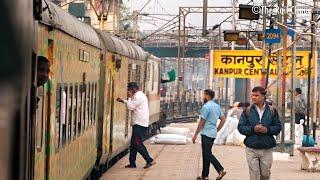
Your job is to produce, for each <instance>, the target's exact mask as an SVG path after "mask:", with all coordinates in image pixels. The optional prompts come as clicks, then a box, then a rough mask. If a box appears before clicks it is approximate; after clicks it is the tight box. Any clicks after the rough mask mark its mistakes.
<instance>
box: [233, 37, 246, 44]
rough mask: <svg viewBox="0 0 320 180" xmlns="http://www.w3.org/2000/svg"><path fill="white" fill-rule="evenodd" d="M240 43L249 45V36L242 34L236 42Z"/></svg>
mask: <svg viewBox="0 0 320 180" xmlns="http://www.w3.org/2000/svg"><path fill="white" fill-rule="evenodd" d="M236 43H237V44H238V45H247V43H248V41H247V38H246V37H244V36H240V37H239V38H238V40H237V42H236Z"/></svg>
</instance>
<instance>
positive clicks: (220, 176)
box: [216, 170, 227, 180]
mask: <svg viewBox="0 0 320 180" xmlns="http://www.w3.org/2000/svg"><path fill="white" fill-rule="evenodd" d="M226 174H227V172H226V171H225V170H222V171H220V172H219V176H218V177H217V179H216V180H220V179H222V178H223V176H224V175H226Z"/></svg>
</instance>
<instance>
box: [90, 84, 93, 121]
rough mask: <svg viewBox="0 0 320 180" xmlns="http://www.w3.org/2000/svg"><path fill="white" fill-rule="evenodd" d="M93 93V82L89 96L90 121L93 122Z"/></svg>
mask: <svg viewBox="0 0 320 180" xmlns="http://www.w3.org/2000/svg"><path fill="white" fill-rule="evenodd" d="M93 94H94V83H92V84H91V96H90V104H91V105H90V117H91V118H90V123H91V125H92V124H93V118H94V117H93V113H94V107H93V106H94V104H93Z"/></svg>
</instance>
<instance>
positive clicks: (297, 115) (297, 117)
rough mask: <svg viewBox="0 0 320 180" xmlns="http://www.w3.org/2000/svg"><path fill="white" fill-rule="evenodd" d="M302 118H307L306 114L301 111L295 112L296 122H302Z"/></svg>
mask: <svg viewBox="0 0 320 180" xmlns="http://www.w3.org/2000/svg"><path fill="white" fill-rule="evenodd" d="M300 119H303V120H305V115H304V114H301V113H295V122H296V124H300ZM303 124H304V123H303Z"/></svg>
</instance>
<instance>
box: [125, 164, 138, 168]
mask: <svg viewBox="0 0 320 180" xmlns="http://www.w3.org/2000/svg"><path fill="white" fill-rule="evenodd" d="M124 168H137V166H136V165H131V164H128V165H126V166H124Z"/></svg>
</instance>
